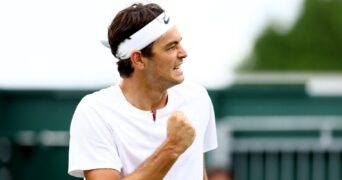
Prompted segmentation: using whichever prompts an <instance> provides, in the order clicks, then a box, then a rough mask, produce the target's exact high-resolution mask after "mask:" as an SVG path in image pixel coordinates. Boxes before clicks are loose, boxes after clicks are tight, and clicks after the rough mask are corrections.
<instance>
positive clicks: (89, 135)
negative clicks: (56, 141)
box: [68, 96, 122, 177]
mask: <svg viewBox="0 0 342 180" xmlns="http://www.w3.org/2000/svg"><path fill="white" fill-rule="evenodd" d="M95 104H96V103H94V102H92V101H91V100H90V99H89V98H87V96H86V97H85V98H83V99H82V101H81V102H80V103H79V105H78V106H77V108H76V110H75V113H74V115H73V118H72V121H71V126H70V142H69V169H68V173H69V174H70V175H72V176H75V177H84V174H83V171H84V170H90V169H99V168H110V169H116V170H118V171H120V169H121V167H122V163H121V160H120V158H119V155H118V152H117V147H116V144H115V141H114V138H113V137H114V135H113V132H112V129H111V128H110V126H109V125H108V124H107V123H106V121H105V119H103V117H102V116H101V112H99V111H100V110H101V108H99V107H96V105H95Z"/></svg>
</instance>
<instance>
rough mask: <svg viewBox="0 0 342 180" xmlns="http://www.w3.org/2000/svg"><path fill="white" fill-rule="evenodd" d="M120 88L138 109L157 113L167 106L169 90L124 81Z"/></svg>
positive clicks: (127, 80)
mask: <svg viewBox="0 0 342 180" xmlns="http://www.w3.org/2000/svg"><path fill="white" fill-rule="evenodd" d="M120 88H121V90H122V92H123V94H124V96H125V98H126V99H127V101H128V102H129V103H131V104H132V105H133V106H135V107H136V108H138V109H141V110H145V111H152V112H155V111H156V110H157V109H160V108H163V107H165V105H166V104H167V89H166V88H160V87H157V86H153V85H148V84H144V83H137V82H133V81H132V80H131V79H124V80H123V81H122V83H121V84H120Z"/></svg>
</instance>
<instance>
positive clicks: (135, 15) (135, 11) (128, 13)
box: [108, 3, 164, 77]
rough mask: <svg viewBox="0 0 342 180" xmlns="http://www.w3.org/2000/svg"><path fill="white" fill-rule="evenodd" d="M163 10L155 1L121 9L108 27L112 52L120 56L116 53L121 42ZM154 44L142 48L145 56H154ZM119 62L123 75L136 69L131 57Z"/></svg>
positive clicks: (125, 75)
mask: <svg viewBox="0 0 342 180" xmlns="http://www.w3.org/2000/svg"><path fill="white" fill-rule="evenodd" d="M162 12H164V10H163V9H162V8H161V7H160V6H159V5H157V4H154V3H150V4H146V5H143V4H141V3H135V4H133V5H131V6H130V7H128V8H126V9H123V10H122V11H120V12H119V13H118V14H117V15H116V16H115V18H114V19H113V21H112V23H111V24H110V26H109V28H108V42H109V45H110V49H111V51H112V54H113V55H114V56H115V57H116V58H118V57H117V56H116V53H117V50H118V47H119V45H120V43H121V42H123V41H124V40H125V39H127V38H129V37H130V36H131V35H132V34H134V33H135V32H137V31H138V30H140V29H141V28H143V27H144V26H145V25H146V24H148V23H149V22H151V21H152V20H153V19H155V18H156V17H157V16H158V15H160V14H161V13H162ZM152 45H153V43H151V44H149V45H148V46H146V47H145V48H143V49H142V50H141V52H142V55H143V56H147V57H150V56H152ZM118 59H119V58H118ZM117 64H118V71H119V73H120V76H121V77H129V76H130V75H131V74H132V73H133V71H134V69H133V67H132V64H131V61H130V59H129V58H128V59H119V61H118V62H117Z"/></svg>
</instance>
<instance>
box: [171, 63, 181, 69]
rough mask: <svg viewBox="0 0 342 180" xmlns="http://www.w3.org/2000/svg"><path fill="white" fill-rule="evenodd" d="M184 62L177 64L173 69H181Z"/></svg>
mask: <svg viewBox="0 0 342 180" xmlns="http://www.w3.org/2000/svg"><path fill="white" fill-rule="evenodd" d="M181 66H182V64H179V65H177V66H176V67H174V68H173V70H181Z"/></svg>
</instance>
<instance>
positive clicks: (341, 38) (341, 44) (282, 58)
mask: <svg viewBox="0 0 342 180" xmlns="http://www.w3.org/2000/svg"><path fill="white" fill-rule="evenodd" d="M341 70H342V0H306V1H305V5H304V9H303V13H302V16H301V17H300V18H299V20H298V21H297V24H296V25H295V26H294V27H293V28H292V29H291V30H290V31H289V32H288V33H287V34H281V33H279V32H277V31H276V30H275V26H274V25H271V26H269V27H268V28H267V29H266V31H265V32H264V33H263V34H262V35H261V36H260V37H259V39H258V40H257V41H256V44H255V47H254V52H253V53H252V54H251V55H250V56H249V57H247V58H246V59H245V61H244V62H243V63H242V64H241V66H240V67H238V68H237V71H238V72H241V71H300V72H303V71H310V72H324V71H330V72H331V71H341Z"/></svg>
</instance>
